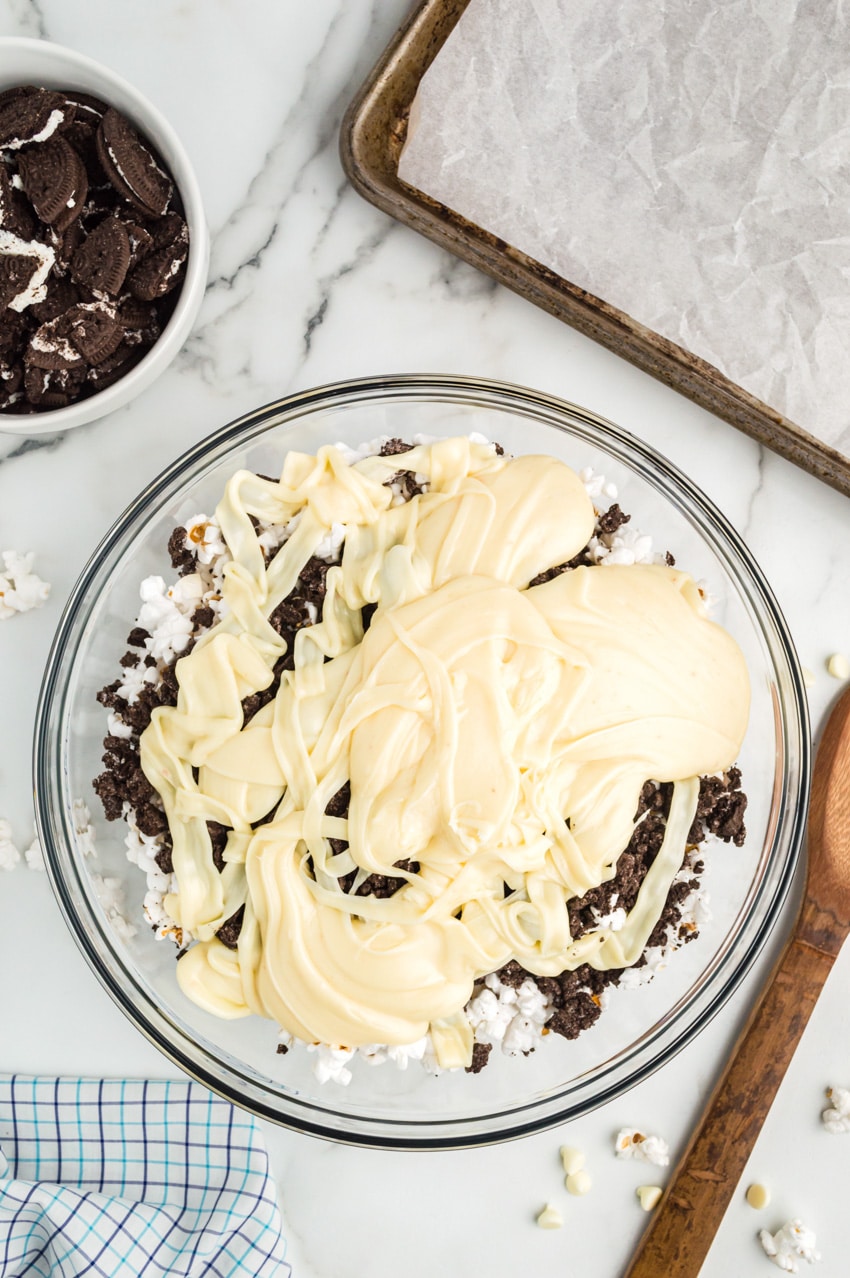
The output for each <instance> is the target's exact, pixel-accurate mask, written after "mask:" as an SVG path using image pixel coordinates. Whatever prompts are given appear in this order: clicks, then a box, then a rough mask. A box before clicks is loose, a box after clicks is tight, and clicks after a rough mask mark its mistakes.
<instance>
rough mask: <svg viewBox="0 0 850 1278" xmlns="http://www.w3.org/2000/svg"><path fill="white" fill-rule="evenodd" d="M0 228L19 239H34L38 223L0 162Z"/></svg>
mask: <svg viewBox="0 0 850 1278" xmlns="http://www.w3.org/2000/svg"><path fill="white" fill-rule="evenodd" d="M0 230H4V231H9V232H10V233H11V234H12V235H17V236H18V238H19V239H21V240H33V239H35V236H36V232H37V230H38V223H37V222H36V219H35V217H34V216H33V211H32V209H31V208H30V206H29V204H28V202H27V200H26V199H25V197H24V196H23V195H22V194H21V192H20V191H17V190H15V188H14V187H13V186H12V182H11V179H10V178H9V174H8V172H7V170H6V166H5V165H4V164H0Z"/></svg>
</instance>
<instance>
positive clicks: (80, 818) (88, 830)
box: [72, 799, 97, 856]
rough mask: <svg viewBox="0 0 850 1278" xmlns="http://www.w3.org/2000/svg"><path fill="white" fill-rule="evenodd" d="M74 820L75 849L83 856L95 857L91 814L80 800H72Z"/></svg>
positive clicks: (93, 828)
mask: <svg viewBox="0 0 850 1278" xmlns="http://www.w3.org/2000/svg"><path fill="white" fill-rule="evenodd" d="M72 815H73V818H74V837H75V841H77V849H78V851H81V852H82V854H83V856H96V855H97V849H96V847H95V827H93V826H92V814H91V812H89V810H88V806H87V805H86V804H84V803H83V800H82V799H74V803H73V804H72Z"/></svg>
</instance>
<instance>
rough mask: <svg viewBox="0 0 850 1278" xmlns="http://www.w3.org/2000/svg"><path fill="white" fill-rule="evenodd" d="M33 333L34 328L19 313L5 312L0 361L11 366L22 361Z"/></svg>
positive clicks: (2, 325)
mask: <svg viewBox="0 0 850 1278" xmlns="http://www.w3.org/2000/svg"><path fill="white" fill-rule="evenodd" d="M31 331H32V326H31V325H30V323H29V322H28V320H27V319H26V318H25V316H24V315H22V314H21V313H20V312H19V311H10V310H5V311H3V314H2V323H0V359H2V360H3V361H5V362H6V363H9V364H11V363H14V362H15V361H19V360H21V359H22V358H23V353H24V347H25V346H26V344H27V342H28V341H29V338H30V333H31Z"/></svg>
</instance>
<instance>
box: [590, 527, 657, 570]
mask: <svg viewBox="0 0 850 1278" xmlns="http://www.w3.org/2000/svg"><path fill="white" fill-rule="evenodd" d="M588 550H589V553H590V556H591V558H592V560H593V562H594V563H597V564H605V565H606V566H607V565H610V564H627V565H631V564H651V563H654V562H655V556H654V554H653V550H652V538H651V537H650V536H649V535H648V534H647V533H642V532H639V531H638V529H637V528H630V527H629V525H628V524H624V525H623V526H622V527H621V528H618V529H617V531H616V532H613V533H603V534H602V536H601V537H591V539H590V542H589V543H588Z"/></svg>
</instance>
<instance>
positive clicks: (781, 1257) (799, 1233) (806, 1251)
mask: <svg viewBox="0 0 850 1278" xmlns="http://www.w3.org/2000/svg"><path fill="white" fill-rule="evenodd" d="M759 1242H760V1243H761V1245H762V1247H763V1248H764V1252H765V1255H766V1256H768V1257H769V1258H770V1259H771V1260H772V1261H773V1263H774V1264H775V1265H776V1266H777V1268H779V1269H783V1270H784V1271H785V1273H787V1274H796V1273H799V1266H798V1264H797V1261H798V1260H807V1261H808V1262H809V1264H810V1265H811V1264H814V1262H815V1261H816V1260H820V1252H819V1251H818V1250H817V1248H816V1243H817V1239H816V1238H815V1235H814V1234H813V1233H812V1231H811V1229H807V1228H806V1226H805V1225H804V1224H803V1222H802V1221H801V1220H790V1221H789V1222H788V1224H787V1225H783V1226H782V1228H781V1229H779V1230H777V1232H776V1233H775V1234H770V1233H768V1231H767V1230H766V1229H762V1230H760V1231H759Z"/></svg>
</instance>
